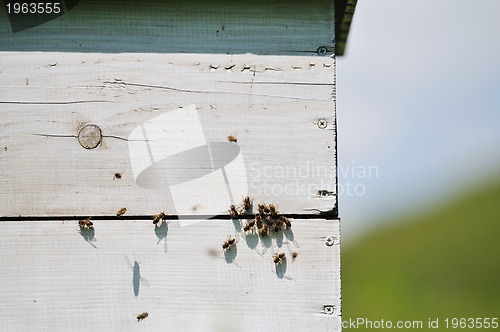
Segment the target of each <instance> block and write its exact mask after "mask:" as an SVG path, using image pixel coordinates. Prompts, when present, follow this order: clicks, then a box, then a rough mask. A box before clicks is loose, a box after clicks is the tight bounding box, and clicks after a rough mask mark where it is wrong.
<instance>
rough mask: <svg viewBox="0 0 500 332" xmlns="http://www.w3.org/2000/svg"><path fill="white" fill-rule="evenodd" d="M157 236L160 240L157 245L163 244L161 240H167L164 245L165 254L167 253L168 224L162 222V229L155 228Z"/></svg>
mask: <svg viewBox="0 0 500 332" xmlns="http://www.w3.org/2000/svg"><path fill="white" fill-rule="evenodd" d="M155 235H156V237H157V238H158V242H157V243H156V244H157V245H158V244H159V243H160V242H161V240H165V242H164V244H163V251H164V252H165V254H166V253H167V249H168V247H167V235H168V223H167V222H166V221H165V220H163V221H162V222H161V225H160V227H156V226H155Z"/></svg>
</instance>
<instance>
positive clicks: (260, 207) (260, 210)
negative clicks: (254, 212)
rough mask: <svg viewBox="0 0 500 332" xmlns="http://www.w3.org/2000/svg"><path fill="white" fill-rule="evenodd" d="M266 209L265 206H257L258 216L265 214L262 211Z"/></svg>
mask: <svg viewBox="0 0 500 332" xmlns="http://www.w3.org/2000/svg"><path fill="white" fill-rule="evenodd" d="M265 208H266V204H259V205H258V210H259V213H260V214H265V212H264V210H265Z"/></svg>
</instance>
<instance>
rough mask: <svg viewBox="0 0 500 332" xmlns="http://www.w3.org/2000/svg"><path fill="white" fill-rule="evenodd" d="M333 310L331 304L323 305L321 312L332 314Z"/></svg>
mask: <svg viewBox="0 0 500 332" xmlns="http://www.w3.org/2000/svg"><path fill="white" fill-rule="evenodd" d="M334 311H335V307H334V306H333V305H325V306H323V312H324V313H325V314H327V315H333V313H334Z"/></svg>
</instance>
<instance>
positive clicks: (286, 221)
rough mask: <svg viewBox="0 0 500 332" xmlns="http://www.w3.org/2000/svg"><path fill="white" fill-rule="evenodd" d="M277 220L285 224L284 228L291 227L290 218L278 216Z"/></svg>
mask: <svg viewBox="0 0 500 332" xmlns="http://www.w3.org/2000/svg"><path fill="white" fill-rule="evenodd" d="M279 221H280V222H281V223H282V224H283V225H284V226H285V228H291V227H292V223H291V221H290V219H288V218H287V217H285V216H281V217H280V218H279Z"/></svg>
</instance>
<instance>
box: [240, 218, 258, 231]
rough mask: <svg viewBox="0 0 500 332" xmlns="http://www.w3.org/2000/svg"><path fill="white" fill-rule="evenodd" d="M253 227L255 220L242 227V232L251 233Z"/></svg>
mask: <svg viewBox="0 0 500 332" xmlns="http://www.w3.org/2000/svg"><path fill="white" fill-rule="evenodd" d="M254 226H255V219H252V220H249V221H248V222H247V223H246V224H245V226H243V230H244V231H245V232H248V231H250V230H251V231H252V232H253V227H254Z"/></svg>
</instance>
